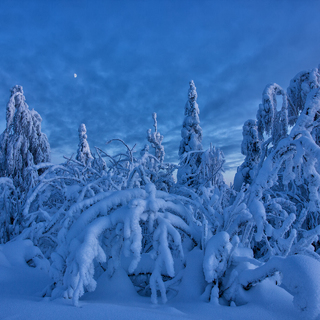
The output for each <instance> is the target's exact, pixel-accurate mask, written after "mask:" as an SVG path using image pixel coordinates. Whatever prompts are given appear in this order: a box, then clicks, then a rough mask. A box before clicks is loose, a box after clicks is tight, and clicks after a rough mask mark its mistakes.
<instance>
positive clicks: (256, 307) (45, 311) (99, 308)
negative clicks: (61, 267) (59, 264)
mask: <svg viewBox="0 0 320 320" xmlns="http://www.w3.org/2000/svg"><path fill="white" fill-rule="evenodd" d="M16 247H17V246H16V245H15V246H12V248H11V249H12V250H11V252H8V251H6V250H4V245H1V246H0V319H21V320H22V319H28V320H30V319H33V320H37V319H46V320H50V319H68V320H70V319H79V320H80V319H132V320H134V319H139V320H142V319H153V320H157V319H216V320H218V319H258V320H263V319H268V320H270V319H281V320H286V319H288V320H289V319H290V320H294V319H307V318H305V315H304V314H303V312H302V313H301V312H300V311H298V310H297V309H296V308H295V307H294V305H293V297H292V296H291V295H290V294H289V293H287V292H286V291H285V290H284V289H282V288H280V287H275V286H274V284H273V283H271V281H269V280H266V281H264V282H263V283H261V284H260V285H259V286H256V287H254V288H251V289H250V290H249V291H247V292H246V295H247V299H248V300H250V303H248V304H246V305H242V306H234V307H230V306H221V305H214V304H212V303H206V302H203V301H201V300H200V299H197V298H194V296H192V294H185V292H181V293H179V294H178V295H177V296H176V297H174V298H172V299H169V301H168V302H167V303H166V304H161V303H159V304H157V305H154V304H152V303H151V301H150V298H146V297H140V296H139V295H138V294H137V293H136V292H135V289H134V288H133V286H132V284H131V282H130V280H129V278H128V277H127V275H126V273H125V272H124V271H123V270H122V269H119V270H118V271H117V272H116V273H115V275H114V276H113V278H111V279H110V278H109V277H108V275H107V274H106V273H104V274H102V276H100V278H99V279H98V285H97V288H96V290H95V291H94V292H91V293H86V294H85V295H84V296H83V297H82V298H81V299H80V301H79V307H75V306H73V304H72V301H71V300H66V299H62V298H59V299H55V300H51V299H50V298H42V297H41V294H42V292H43V290H44V288H45V287H46V286H47V285H48V284H49V283H50V282H51V279H50V277H49V275H48V273H47V271H45V270H41V269H40V268H39V267H36V268H34V267H30V266H28V265H27V264H26V263H25V262H24V261H23V259H19V255H20V256H21V252H20V253H19V252H15V251H16ZM18 251H19V250H18ZM189 283H190V285H191V286H192V281H190V282H189ZM190 289H191V291H192V287H191V288H186V292H187V291H188V290H190ZM195 290H196V288H195Z"/></svg>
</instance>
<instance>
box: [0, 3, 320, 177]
mask: <svg viewBox="0 0 320 320" xmlns="http://www.w3.org/2000/svg"><path fill="white" fill-rule="evenodd" d="M15 4H16V5H14V6H13V5H12V2H11V1H6V0H3V1H1V4H0V45H1V51H0V65H1V68H0V105H1V107H0V112H1V113H2V114H3V115H4V114H5V106H6V103H7V101H8V99H9V89H10V88H11V87H12V86H13V85H15V84H20V85H22V86H23V87H24V91H25V95H26V98H27V103H28V104H29V106H30V108H35V109H36V110H37V111H38V112H39V113H40V115H41V116H42V118H43V125H42V129H43V131H44V132H45V133H46V134H47V135H48V137H49V141H50V144H51V148H52V152H53V153H54V157H53V158H54V159H55V160H56V161H58V159H61V160H62V158H61V156H62V154H66V155H71V154H72V153H73V152H76V150H77V144H78V132H77V129H78V126H79V124H80V123H82V122H83V123H85V124H86V126H87V130H88V141H89V143H90V146H91V147H94V146H99V147H101V148H105V142H106V141H107V140H109V139H111V138H114V137H120V138H122V139H124V140H125V141H126V142H127V143H128V144H129V145H130V146H133V145H134V144H135V143H138V145H137V150H140V149H141V148H142V147H143V146H144V144H145V143H146V142H147V140H146V131H147V129H149V128H153V127H152V124H153V121H152V118H151V114H152V112H157V114H158V129H159V131H160V132H161V134H163V135H164V146H165V151H166V160H167V161H174V162H177V161H178V151H177V150H178V148H179V143H180V139H181V138H180V129H181V125H182V122H183V117H184V105H185V102H186V100H187V90H188V82H189V80H191V79H193V80H194V81H195V84H196V86H197V90H198V96H199V98H198V103H199V107H200V111H201V113H200V120H201V126H202V128H203V134H204V139H203V145H204V147H208V146H209V143H210V142H212V143H213V144H214V145H215V146H217V147H219V148H221V149H222V150H223V151H224V153H225V156H226V169H227V170H229V171H230V170H231V171H232V172H234V170H235V168H236V167H237V166H238V165H240V163H241V161H242V159H243V156H242V155H241V154H240V144H241V140H242V125H243V123H244V121H245V120H247V119H248V118H254V117H255V114H256V110H257V108H258V104H259V101H260V99H261V93H262V91H263V89H264V87H265V85H267V84H268V83H270V82H277V83H279V84H280V85H281V86H283V87H286V86H287V85H288V84H289V80H290V79H291V78H292V77H293V76H294V75H295V74H296V73H297V72H299V71H300V70H303V69H308V68H311V67H316V66H317V65H318V52H319V49H320V48H319V47H320V34H319V32H318V30H319V27H320V22H319V19H318V12H319V9H320V8H319V5H318V3H317V2H308V5H305V4H304V3H302V2H299V1H281V2H279V1H265V2H263V3H261V2H252V1H241V2H239V1H228V2H225V3H222V2H213V1H208V2H201V3H199V2H196V1H186V2H183V3H182V2H172V1H152V2H146V1H135V2H132V1H124V2H123V1H121V2H115V1H95V2H93V3H91V2H88V1H77V2H74V1H68V2H67V1H56V2H54V3H49V2H45V1H43V2H39V1H34V2H32V1H30V2H29V1H28V2H25V1H15ZM74 73H76V74H77V75H78V77H77V78H74V76H73V75H74ZM1 110H2V111H1ZM1 127H2V128H4V123H3V121H2V122H0V128H1ZM108 148H109V146H108ZM229 175H230V174H229Z"/></svg>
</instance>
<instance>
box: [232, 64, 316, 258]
mask: <svg viewBox="0 0 320 320" xmlns="http://www.w3.org/2000/svg"><path fill="white" fill-rule="evenodd" d="M276 95H282V97H283V105H282V108H281V110H279V111H278V110H277V109H276V107H277V105H276ZM287 110H289V111H288V112H289V120H287ZM319 112H320V100H319V71H318V69H313V70H311V71H304V72H302V73H299V74H298V75H297V76H296V77H295V78H294V79H293V80H292V81H291V83H290V86H289V88H288V89H287V93H285V92H284V90H283V89H282V88H280V87H279V86H278V85H276V84H273V85H269V86H267V87H266V89H265V91H264V93H263V104H262V105H260V108H259V111H258V115H257V117H258V131H259V139H257V137H256V135H255V138H254V139H252V140H254V141H256V142H257V143H259V141H261V156H260V160H259V163H257V162H258V161H257V159H258V153H256V156H257V157H256V158H255V161H253V162H254V174H253V177H252V179H251V181H250V180H246V181H244V180H241V179H238V180H239V181H240V180H241V183H242V182H246V183H250V184H251V185H250V187H248V193H249V194H250V196H249V197H248V201H247V206H248V208H249V210H250V212H251V213H252V215H253V217H254V221H255V229H256V235H255V237H254V239H253V241H254V243H253V244H252V247H254V248H255V249H254V251H255V254H256V256H257V257H259V258H263V259H264V260H267V259H268V258H269V257H271V256H273V255H282V256H286V255H288V254H296V253H303V254H307V255H311V256H313V257H315V258H317V259H319V255H318V254H316V253H315V252H314V248H317V247H318V235H319V231H320V230H319V229H318V228H317V226H318V225H319V223H320V218H319V210H320V207H319V196H320V195H319V192H318V188H319V183H320V179H319V178H320V176H319V164H318V159H319V155H318V153H319V150H320V149H319V146H318V144H317V130H318V122H319ZM288 121H289V123H290V124H291V125H292V126H293V127H292V128H291V131H290V133H289V134H288V123H287V122H288ZM264 133H267V134H270V137H269V138H268V139H267V140H266V141H265V142H262V141H263V140H264V136H263V134H264ZM245 141H246V139H245V138H244V142H243V144H245ZM246 160H247V159H246ZM246 160H245V162H244V164H243V165H242V166H241V167H240V168H239V172H240V171H241V170H242V169H243V168H244V167H245V166H246ZM238 175H239V174H238ZM237 178H238V177H237V176H236V179H235V187H237V188H239V187H240V184H241V183H238V182H239V181H238V180H237ZM236 182H237V186H236ZM275 230H276V231H275ZM311 244H313V246H312V245H311Z"/></svg>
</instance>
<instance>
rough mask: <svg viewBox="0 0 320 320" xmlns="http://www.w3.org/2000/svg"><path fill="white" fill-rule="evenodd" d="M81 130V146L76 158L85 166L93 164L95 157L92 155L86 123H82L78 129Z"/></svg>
mask: <svg viewBox="0 0 320 320" xmlns="http://www.w3.org/2000/svg"><path fill="white" fill-rule="evenodd" d="M78 132H79V146H78V151H77V157H76V159H77V160H78V161H80V162H81V163H82V164H84V165H85V166H89V167H90V166H91V162H92V160H93V157H92V155H91V151H90V147H89V143H88V141H87V128H86V126H85V124H84V123H81V124H80V126H79V129H78Z"/></svg>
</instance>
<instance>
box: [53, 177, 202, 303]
mask: <svg viewBox="0 0 320 320" xmlns="http://www.w3.org/2000/svg"><path fill="white" fill-rule="evenodd" d="M182 201H183V197H181V196H180V197H177V196H173V195H169V194H167V193H165V192H161V191H156V188H155V186H154V185H153V184H150V183H149V184H147V185H146V187H145V190H142V189H138V188H137V189H131V190H130V189H129V190H121V191H116V192H113V193H111V194H109V195H108V196H107V197H105V198H103V199H101V200H100V201H98V202H97V203H95V204H92V205H91V206H90V207H88V208H87V209H86V210H84V211H83V212H82V214H81V215H80V216H79V218H78V219H77V220H76V221H75V222H74V223H73V224H72V225H71V226H70V228H69V229H64V230H62V231H61V232H60V237H62V238H61V241H60V245H59V247H58V248H57V250H56V252H55V253H53V254H52V260H53V264H52V267H51V272H52V275H53V276H54V279H55V283H56V285H55V288H54V291H53V293H52V295H53V296H60V295H63V296H65V297H67V298H73V300H74V303H75V304H77V301H78V300H79V298H80V297H81V296H82V295H83V293H84V292H85V290H88V291H93V290H94V289H95V285H96V282H95V280H94V274H95V269H96V267H97V266H98V268H99V263H100V264H104V265H105V267H104V268H106V269H108V271H109V272H110V274H112V273H113V272H114V270H116V269H117V268H118V267H119V266H122V267H123V268H124V269H125V270H126V271H127V272H128V274H129V275H131V276H132V277H133V278H135V280H136V282H137V281H139V278H138V277H137V276H139V275H142V274H145V275H147V274H151V276H150V277H149V283H148V285H149V286H150V289H151V293H152V294H151V298H152V301H153V302H155V303H156V302H157V293H158V290H159V291H160V293H161V297H162V300H163V302H165V301H166V299H167V298H166V286H165V284H164V280H163V277H167V278H170V279H171V278H173V277H174V276H175V274H176V273H177V272H179V270H181V269H182V268H183V261H184V254H185V252H188V250H190V249H192V248H193V247H194V245H195V244H197V243H200V240H201V230H200V229H199V227H198V224H197V223H196V220H195V218H194V216H193V212H192V210H190V206H189V208H188V207H186V206H185V205H184V204H183V202H182ZM185 201H186V202H187V203H188V199H185ZM100 268H101V267H100ZM135 284H136V285H138V283H135Z"/></svg>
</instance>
